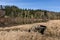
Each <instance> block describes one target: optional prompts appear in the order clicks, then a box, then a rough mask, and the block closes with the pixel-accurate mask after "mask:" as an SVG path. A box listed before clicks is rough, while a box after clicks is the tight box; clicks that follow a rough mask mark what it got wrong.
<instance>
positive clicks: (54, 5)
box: [0, 0, 60, 12]
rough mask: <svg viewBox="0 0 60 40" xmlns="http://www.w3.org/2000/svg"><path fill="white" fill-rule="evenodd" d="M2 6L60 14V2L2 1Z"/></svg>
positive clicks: (57, 0)
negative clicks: (14, 6)
mask: <svg viewBox="0 0 60 40" xmlns="http://www.w3.org/2000/svg"><path fill="white" fill-rule="evenodd" d="M0 5H16V6H18V7H19V8H29V9H30V8H31V9H42V10H49V11H55V12H60V0H0Z"/></svg>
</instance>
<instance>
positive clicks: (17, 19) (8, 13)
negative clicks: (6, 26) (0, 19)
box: [0, 5, 60, 24]
mask: <svg viewBox="0 0 60 40" xmlns="http://www.w3.org/2000/svg"><path fill="white" fill-rule="evenodd" d="M0 10H3V11H5V15H4V17H7V18H9V19H8V22H9V21H10V23H13V24H14V23H16V24H26V23H35V22H45V21H47V20H57V19H60V13H59V12H53V11H47V10H40V9H36V10H34V9H22V8H18V7H17V6H8V5H6V6H2V5H0Z"/></svg>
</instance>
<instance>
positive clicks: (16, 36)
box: [0, 20, 60, 40]
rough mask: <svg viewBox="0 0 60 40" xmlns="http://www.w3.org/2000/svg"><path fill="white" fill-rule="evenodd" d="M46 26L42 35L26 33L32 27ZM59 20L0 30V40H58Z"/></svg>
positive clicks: (59, 32) (59, 36)
mask: <svg viewBox="0 0 60 40" xmlns="http://www.w3.org/2000/svg"><path fill="white" fill-rule="evenodd" d="M40 24H42V25H46V26H47V29H46V31H45V34H44V35H41V34H40V33H38V32H28V30H29V29H30V28H31V27H32V26H33V27H34V26H37V25H40ZM59 26H60V20H51V21H48V22H46V23H35V24H26V25H18V26H13V27H5V28H0V40H60V27H59Z"/></svg>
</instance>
